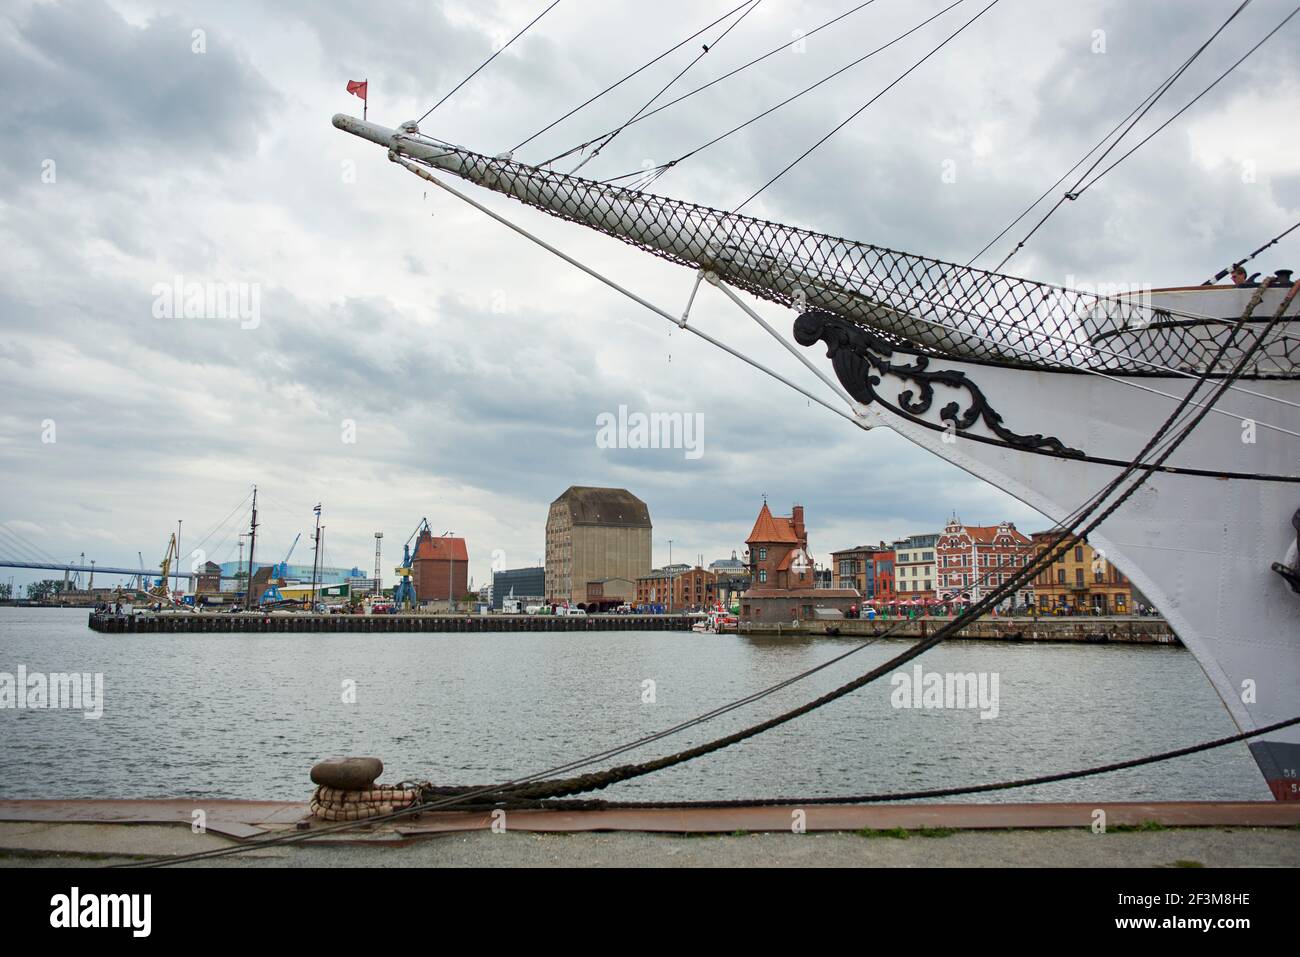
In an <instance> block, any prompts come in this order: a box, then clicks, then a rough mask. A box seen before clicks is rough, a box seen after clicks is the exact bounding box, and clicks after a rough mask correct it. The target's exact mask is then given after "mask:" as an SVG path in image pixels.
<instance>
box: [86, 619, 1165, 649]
mask: <svg viewBox="0 0 1300 957" xmlns="http://www.w3.org/2000/svg"><path fill="white" fill-rule="evenodd" d="M697 620H698V619H695V618H691V617H688V616H686V615H597V616H589V617H587V618H569V617H560V616H555V615H488V616H483V615H303V614H293V615H283V614H282V615H266V614H264V615H251V614H230V613H225V614H222V613H205V612H196V613H189V614H185V613H163V614H157V613H153V612H141V613H137V614H133V615H114V614H112V613H102V612H92V613H91V615H90V628H91V630H92V631H98V632H102V633H104V634H113V635H122V634H196V633H202V634H208V633H211V634H234V633H249V632H252V633H255V634H280V633H295V632H296V633H303V632H325V633H350V634H404V633H412V632H480V633H481V632H537V631H690V629H691V625H692V624H693V623H694V622H695V621H697ZM945 620H946V619H943V618H928V619H916V620H910V621H903V622H901V623H900V622H896V621H895V622H889V621H880V620H877V621H866V620H861V619H846V620H841V621H804V622H797V623H791V622H786V623H784V624H779V623H778V624H772V623H764V624H762V625H756V624H749V623H742V625H741V626H740V632H741V633H742V634H754V635H792V636H794V635H841V636H845V637H861V638H871V637H879V636H881V635H884V634H885V633H886V631H888V630H889V629H890V628H891V627H893V626H897V627H898V630H897V631H893V632H891V635H892V636H893V637H898V638H917V637H920V636H921V635H922V634H923V632H922V627H923V626H924V628H926V629H927V631H928V632H929V633H933V631H934V629H935V628H938V627H941V626H942V625H943V623H944V621H945ZM701 637H708V636H701ZM956 638H957V639H968V640H977V641H978V640H982V641H1069V642H1084V643H1103V642H1121V643H1131V644H1170V645H1171V644H1178V639H1177V638H1176V637H1175V636H1174V633H1173V632H1172V631H1171V630H1170V628H1169V625H1168V624H1167V623H1166V622H1165V621H1164V619H1161V618H1065V619H1062V618H1044V619H1033V618H985V619H981V620H980V621H977V622H974V623H973V624H970V625H967V626H966V627H965V628H963V629H962V630H961V631H960V632H958V633H957V635H956Z"/></svg>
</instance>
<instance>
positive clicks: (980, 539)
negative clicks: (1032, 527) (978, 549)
mask: <svg viewBox="0 0 1300 957" xmlns="http://www.w3.org/2000/svg"><path fill="white" fill-rule="evenodd" d="M948 534H949V535H955V536H960V537H962V538H970V539H971V540H973V541H974V542H975V544H977V545H992V544H993V543H994V542H996V541H997V539H998V536H999V535H1006V536H1007V537H1009V538H1010V539H1011V540H1012V541H1013V542H1014V543H1015V544H1017V545H1028V544H1030V541H1029V539H1028V538H1026V537H1025V535H1024V533H1023V532H1021V531H1019V530H1018V529H1014V528H1006V529H1005V530H1004V528H1003V526H1001V525H963V526H961V529H960V530H959V531H956V532H949V533H948Z"/></svg>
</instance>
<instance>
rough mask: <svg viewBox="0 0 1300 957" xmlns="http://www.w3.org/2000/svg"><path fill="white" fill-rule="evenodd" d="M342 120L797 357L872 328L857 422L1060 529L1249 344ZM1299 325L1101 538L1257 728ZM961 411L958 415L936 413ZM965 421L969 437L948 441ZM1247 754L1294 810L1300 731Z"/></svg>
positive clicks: (1236, 292) (1270, 699) (1274, 626)
mask: <svg viewBox="0 0 1300 957" xmlns="http://www.w3.org/2000/svg"><path fill="white" fill-rule="evenodd" d="M334 125H335V126H336V127H338V128H339V129H341V130H344V131H346V132H348V133H350V134H352V135H354V136H358V137H360V138H362V139H365V140H369V141H370V142H373V143H376V144H379V145H381V146H384V147H386V148H389V149H390V153H389V156H390V158H391V159H394V160H397V161H399V162H402V163H403V165H405V166H407V168H411V169H412V170H413V171H415V172H417V173H419V174H420V175H423V176H425V177H426V178H432V179H433V181H434V182H440V181H439V180H437V179H436V178H433V177H431V176H430V175H429V174H428V173H427V172H426V171H425V170H422V169H416V168H414V167H412V166H411V164H410V162H409V161H414V162H416V163H420V164H423V165H424V166H426V167H428V168H429V169H432V170H434V171H435V172H442V173H447V174H450V175H454V176H457V177H460V178H462V179H465V180H468V181H470V182H473V183H476V184H478V185H479V186H482V187H484V188H486V189H491V190H493V191H496V192H498V193H503V194H505V195H508V196H511V197H513V198H515V199H517V200H519V201H521V202H523V203H525V204H527V205H530V206H533V207H536V208H538V209H542V210H544V211H546V212H548V213H550V214H551V215H554V216H558V217H561V218H563V219H567V220H571V221H574V222H578V223H581V224H583V225H584V226H587V227H589V228H592V229H596V230H598V231H600V232H603V233H605V234H607V235H610V236H614V237H617V238H618V239H620V240H622V241H623V242H628V243H631V244H633V245H636V246H638V247H640V248H641V249H643V250H645V251H647V252H650V253H652V254H654V255H657V256H661V257H663V258H665V259H668V260H670V261H673V262H677V263H680V264H682V265H685V266H691V267H694V268H697V269H699V270H701V271H702V274H703V272H704V271H707V272H708V273H709V275H710V277H711V278H712V279H714V280H716V281H718V282H720V283H724V284H727V285H730V286H732V287H734V288H737V289H743V290H746V291H749V292H751V293H753V294H755V295H758V296H760V297H762V298H765V299H768V300H769V301H772V302H777V303H780V304H783V305H788V306H792V307H794V308H796V309H797V310H799V311H800V312H802V313H803V315H801V316H800V318H799V320H798V321H797V322H796V339H798V340H799V341H800V342H801V343H802V344H803V345H810V344H812V342H814V341H816V339H817V336H816V335H811V334H809V335H803V336H801V335H800V334H799V330H800V324H805V328H804V330H803V331H804V332H805V333H809V330H810V328H811V327H810V326H807V325H806V321H811V320H812V317H814V316H822V315H824V316H829V317H830V318H831V319H833V320H834V321H835V322H838V323H842V324H845V325H847V326H849V327H851V328H852V329H854V330H857V331H866V332H868V333H871V334H874V345H872V346H871V347H870V349H869V350H868V349H867V348H866V347H865V346H864V345H863V342H861V341H859V342H856V344H855V346H854V348H853V349H846V348H843V347H842V345H843V343H842V342H841V348H840V349H839V353H840V355H841V359H843V358H844V357H845V356H857V357H858V358H857V360H850V361H848V362H844V363H841V362H840V361H839V360H837V362H836V365H837V375H839V377H840V381H841V383H842V384H843V386H844V388H845V389H846V390H847V391H848V392H849V393H850V394H851V395H853V396H855V397H856V398H857V399H858V401H859V405H858V408H857V412H858V414H859V416H860V418H861V419H862V420H865V421H869V422H872V423H874V424H877V425H882V426H888V427H890V428H893V429H895V430H896V431H898V432H899V433H901V434H902V435H904V436H906V437H907V438H909V439H910V440H912V441H913V442H916V443H917V444H918V445H921V446H922V447H924V448H927V449H929V450H930V451H932V452H934V453H935V454H937V455H940V456H942V457H943V458H945V459H947V460H948V461H950V462H952V463H954V464H955V465H958V466H959V467H961V468H963V469H965V470H966V471H968V472H970V473H971V474H972V475H975V476H978V477H979V478H982V479H984V480H985V481H988V482H990V483H992V484H993V485H996V486H998V487H999V488H1001V489H1004V490H1005V491H1007V492H1009V493H1010V494H1011V495H1014V496H1015V497H1016V498H1018V499H1020V500H1021V501H1023V502H1025V503H1026V504H1027V505H1029V506H1031V507H1032V508H1035V509H1037V510H1038V511H1040V512H1042V513H1043V514H1044V515H1046V516H1048V517H1049V518H1051V519H1053V520H1056V521H1059V520H1062V519H1065V518H1066V517H1067V516H1069V515H1070V514H1071V513H1072V512H1073V511H1074V510H1075V509H1076V508H1077V507H1078V506H1080V505H1081V504H1083V503H1084V502H1086V501H1087V500H1089V499H1090V498H1091V497H1092V496H1094V495H1095V494H1096V493H1097V492H1098V491H1100V490H1101V489H1102V488H1104V487H1105V486H1106V484H1107V483H1108V482H1109V481H1111V480H1112V479H1113V478H1115V476H1116V475H1117V474H1118V473H1119V471H1120V470H1121V469H1122V468H1123V467H1124V465H1125V464H1127V463H1128V462H1130V461H1131V460H1132V459H1133V458H1134V457H1135V456H1136V455H1137V454H1138V453H1139V452H1140V451H1141V449H1142V448H1143V447H1144V445H1145V444H1146V443H1147V441H1148V440H1149V439H1150V438H1151V437H1152V435H1153V434H1154V433H1155V432H1156V431H1157V429H1158V428H1159V427H1160V425H1161V424H1162V423H1163V422H1164V421H1165V419H1166V418H1167V417H1168V415H1169V413H1170V412H1171V411H1172V410H1173V409H1174V408H1175V406H1176V404H1177V401H1178V399H1179V398H1181V397H1182V396H1183V395H1184V394H1185V393H1186V391H1187V390H1188V389H1189V388H1190V387H1191V386H1192V384H1193V383H1194V382H1195V378H1194V376H1195V374H1196V373H1198V372H1199V371H1200V370H1199V369H1198V368H1197V363H1201V362H1210V361H1219V362H1221V363H1223V364H1224V368H1222V369H1220V370H1217V371H1218V372H1223V371H1227V369H1228V368H1231V367H1232V366H1233V365H1235V362H1236V360H1237V358H1238V357H1239V356H1241V355H1242V354H1243V352H1244V349H1245V347H1246V346H1248V345H1249V342H1250V340H1251V337H1250V336H1249V335H1244V336H1242V337H1241V338H1240V339H1238V340H1236V341H1235V342H1232V343H1231V344H1230V346H1231V347H1230V348H1228V349H1227V350H1226V351H1224V352H1222V353H1221V352H1220V351H1219V344H1220V343H1223V342H1224V341H1225V339H1226V338H1227V336H1228V335H1229V330H1230V329H1231V327H1232V325H1233V324H1234V322H1235V320H1236V319H1238V317H1240V316H1241V315H1242V312H1243V310H1244V309H1245V307H1246V304H1247V302H1248V301H1249V300H1250V298H1251V296H1252V295H1253V292H1254V291H1253V290H1251V289H1245V288H1221V287H1192V288H1190V289H1183V290H1165V291H1162V292H1160V293H1159V294H1158V295H1155V296H1153V297H1152V298H1151V300H1150V301H1148V300H1147V299H1145V298H1128V297H1125V296H1118V297H1111V298H1105V299H1101V298H1098V297H1097V296H1095V295H1088V294H1083V293H1080V292H1078V291H1073V290H1065V289H1061V288H1059V287H1050V286H1046V285H1044V284H1037V283H1032V282H1030V281H1029V280H1023V279H1020V278H1017V277H1010V276H1004V275H999V274H995V273H985V272H981V271H978V270H969V269H966V268H964V267H958V266H955V265H953V264H950V263H943V262H940V261H938V260H933V259H927V258H925V257H921V256H917V255H915V254H910V253H901V252H897V251H894V250H888V249H885V248H883V247H879V246H872V245H871V244H867V243H858V242H854V241H851V240H845V239H840V238H837V237H833V236H825V235H822V234H817V233H812V232H810V231H807V230H800V229H796V228H793V227H787V226H783V225H781V224H779V223H771V222H766V221H762V220H757V219H754V218H751V217H745V216H740V215H737V214H734V213H724V212H720V211H717V210H711V209H708V208H707V207H703V206H698V205H693V204H689V203H685V202H682V201H679V200H672V199H668V198H666V197H658V196H653V195H650V194H645V193H639V192H636V191H634V190H626V189H620V188H618V187H613V186H608V185H605V184H601V183H598V182H594V181H591V180H583V179H579V178H577V177H573V176H566V175H563V174H557V173H554V172H553V171H550V170H546V169H542V168H538V167H532V166H526V165H523V164H520V163H516V162H514V161H513V160H511V159H510V158H509V157H499V158H489V157H485V156H483V155H481V154H477V153H473V152H470V151H468V150H465V149H463V148H461V147H456V146H453V145H450V144H444V143H441V142H438V141H433V140H430V139H429V138H427V137H424V136H422V135H421V134H419V132H418V129H417V128H416V125H415V124H413V123H412V124H404V125H403V128H402V129H401V130H396V131H395V130H392V129H388V128H385V127H382V126H378V125H376V124H373V123H367V122H364V121H361V120H357V119H355V118H354V117H348V116H343V115H338V116H336V117H335V118H334ZM1283 294H1284V291H1283V290H1282V289H1271V290H1269V291H1268V292H1267V293H1266V294H1265V295H1264V296H1263V302H1261V303H1260V304H1259V306H1258V309H1257V311H1256V313H1255V314H1254V316H1253V318H1252V322H1251V324H1250V325H1249V326H1248V327H1247V329H1248V330H1254V331H1258V330H1259V329H1261V328H1263V326H1262V324H1263V323H1264V322H1267V321H1268V320H1269V319H1270V318H1271V317H1272V316H1273V315H1274V313H1275V312H1276V310H1277V308H1278V306H1279V304H1281V302H1282V298H1283ZM1143 295H1145V294H1143ZM755 315H756V314H755ZM1286 315H1287V316H1289V317H1290V319H1289V321H1288V322H1286V323H1285V324H1284V326H1283V328H1282V329H1281V330H1275V332H1276V331H1281V332H1283V333H1285V336H1282V337H1278V336H1274V337H1273V338H1271V339H1270V341H1269V342H1268V344H1267V346H1266V347H1265V348H1264V349H1263V350H1262V351H1261V352H1259V353H1258V354H1256V355H1254V356H1253V357H1251V358H1250V360H1249V364H1248V367H1246V368H1245V375H1244V377H1243V378H1241V379H1240V380H1239V381H1238V382H1237V383H1236V384H1237V386H1238V388H1237V389H1236V390H1234V391H1231V392H1229V393H1228V394H1227V395H1226V396H1225V397H1224V398H1223V400H1222V401H1221V402H1219V403H1218V406H1219V408H1221V409H1222V410H1224V411H1226V412H1228V413H1230V414H1228V415H1224V414H1220V413H1218V412H1212V413H1211V414H1209V415H1208V416H1207V417H1206V418H1205V420H1204V421H1203V422H1201V424H1200V425H1199V426H1198V428H1197V429H1196V430H1195V432H1193V434H1192V435H1191V436H1190V438H1189V439H1188V440H1187V441H1186V442H1185V443H1184V444H1183V445H1182V446H1181V447H1180V448H1179V449H1178V450H1177V452H1176V453H1175V454H1174V455H1173V456H1172V458H1171V459H1170V460H1169V461H1168V462H1167V463H1166V465H1167V466H1168V467H1170V468H1173V469H1184V470H1192V471H1190V472H1184V473H1177V472H1168V471H1162V472H1157V473H1156V474H1155V475H1153V476H1152V477H1151V478H1150V479H1149V480H1148V482H1147V483H1146V484H1145V486H1144V487H1143V488H1142V489H1141V490H1140V491H1138V493H1137V494H1136V495H1135V496H1134V497H1133V498H1131V499H1130V500H1129V501H1128V502H1127V503H1125V505H1124V506H1123V507H1122V508H1121V509H1120V510H1119V511H1118V512H1116V513H1115V514H1114V515H1112V516H1111V517H1110V518H1109V519H1108V520H1107V521H1106V522H1105V524H1104V525H1103V526H1102V527H1100V528H1099V529H1098V530H1097V531H1095V532H1094V533H1092V534H1091V535H1090V542H1091V544H1092V545H1094V547H1097V548H1100V549H1102V550H1103V551H1104V552H1105V555H1106V558H1107V559H1108V560H1110V561H1112V562H1113V563H1114V564H1115V565H1116V566H1117V567H1118V568H1119V569H1120V570H1121V571H1123V572H1124V573H1125V574H1126V575H1128V576H1129V578H1130V579H1131V580H1132V581H1133V582H1134V584H1136V585H1137V587H1138V588H1139V589H1141V591H1142V592H1144V593H1145V594H1146V595H1147V597H1148V598H1149V599H1150V600H1151V601H1152V602H1153V603H1154V604H1155V606H1156V607H1157V608H1158V609H1159V610H1160V611H1161V612H1162V613H1164V615H1165V616H1166V617H1167V619H1168V621H1169V623H1170V625H1171V626H1172V627H1173V629H1174V630H1175V632H1176V633H1177V634H1178V636H1179V637H1180V638H1181V639H1182V641H1183V642H1184V644H1186V645H1187V647H1188V648H1189V649H1191V651H1192V653H1193V654H1194V655H1195V656H1196V658H1197V660H1198V661H1199V662H1200V663H1201V665H1202V667H1203V668H1204V669H1205V672H1206V674H1207V675H1208V676H1209V678H1210V680H1211V682H1212V683H1213V685H1214V687H1215V689H1216V690H1217V691H1218V693H1219V695H1220V696H1221V697H1222V699H1223V702H1224V704H1225V705H1226V706H1227V708H1228V711H1229V713H1230V714H1231V715H1232V717H1233V719H1234V721H1236V723H1237V725H1238V726H1239V727H1240V728H1241V729H1242V730H1243V731H1253V730H1255V729H1257V728H1260V727H1264V726H1267V725H1270V724H1273V723H1276V722H1279V721H1284V720H1287V719H1290V718H1294V717H1296V716H1297V714H1298V713H1300V594H1296V593H1295V592H1293V591H1292V590H1291V588H1290V586H1289V585H1288V583H1287V581H1286V579H1285V578H1283V576H1282V575H1280V574H1278V573H1277V572H1275V571H1274V570H1273V569H1272V565H1273V563H1281V564H1283V565H1286V566H1289V567H1290V568H1292V569H1295V568H1297V567H1300V558H1298V557H1297V555H1296V530H1295V529H1294V528H1293V527H1292V516H1293V515H1295V514H1296V513H1297V509H1300V483H1297V482H1295V481H1294V479H1295V478H1296V475H1297V471H1298V469H1300V444H1298V443H1300V435H1297V434H1296V433H1300V415H1297V408H1300V345H1298V343H1300V322H1297V320H1296V318H1295V315H1296V312H1295V306H1294V304H1293V305H1292V307H1291V308H1290V309H1289V310H1288V312H1287V313H1286ZM1224 320H1226V322H1225V321H1224ZM674 321H676V320H674ZM683 321H684V320H683ZM821 321H822V320H820V319H819V320H816V321H814V322H813V323H812V324H813V325H817V324H818V323H819V322H821ZM841 331H842V330H841ZM827 341H830V340H827ZM900 344H907V345H908V346H909V348H916V349H919V350H920V351H922V352H925V353H927V354H928V355H925V356H921V357H920V358H918V357H917V355H916V354H915V353H912V352H908V351H903V350H902V349H900V348H899V346H900ZM891 349H893V350H897V351H893V352H891ZM867 351H871V352H872V353H873V355H874V356H875V358H877V359H882V357H883V366H891V367H892V366H897V365H900V364H901V365H909V364H910V365H912V369H911V370H910V371H912V372H916V371H921V372H922V373H923V374H922V375H919V376H918V375H911V376H910V377H909V376H908V375H907V372H908V371H909V370H906V369H905V370H898V369H896V368H891V369H890V370H887V371H886V370H883V369H882V368H881V365H882V363H876V364H873V366H872V368H870V369H868V368H866V365H865V360H864V359H863V356H864V355H865V354H866V352H867ZM854 362H856V365H854ZM840 366H844V367H840ZM1085 370H1087V371H1085ZM1177 370H1183V371H1184V372H1186V373H1191V374H1192V375H1193V377H1192V378H1189V377H1187V376H1186V375H1180V374H1179V373H1178V371H1177ZM900 371H901V373H902V374H899V372H900ZM1089 372H1092V373H1096V374H1088V373H1089ZM942 373H949V374H951V373H962V374H963V375H964V379H963V378H957V379H954V378H953V377H952V376H951V375H948V376H947V377H946V378H945V377H944V376H943V375H942ZM1166 373H1168V374H1166ZM819 374H820V373H819ZM936 374H939V375H938V377H937V378H936ZM869 375H870V376H873V377H876V381H875V383H874V384H872V385H866V383H867V379H868V376H869ZM855 376H856V377H857V379H858V380H859V381H857V382H854V381H853V380H854V378H855ZM1213 381H1215V380H1212V384H1213ZM972 386H973V387H974V388H973V389H972V388H971V387H972ZM926 387H928V388H930V389H932V390H933V394H932V395H929V396H928V397H926V395H925V389H926ZM1212 391H1213V390H1212V388H1206V389H1204V390H1203V391H1202V393H1201V396H1202V397H1205V396H1208V395H1210V394H1211V393H1212ZM864 393H865V394H864ZM1277 400H1283V401H1281V402H1279V401H1277ZM950 403H955V404H954V405H952V406H951V409H955V411H954V412H952V414H943V413H947V412H949V411H950V410H949V409H945V406H949V404H950ZM1287 403H1290V404H1287ZM905 409H906V410H907V412H905V411H904V410H905ZM985 411H987V412H991V413H992V415H991V416H990V415H986V414H983V413H984V412H985ZM966 413H970V415H969V424H966V425H961V426H959V430H958V431H952V428H951V425H950V426H949V428H947V429H945V427H944V425H945V421H949V422H950V421H951V420H952V419H954V418H956V419H962V418H964V417H965V414H966ZM1269 425H1275V426H1280V427H1281V428H1282V430H1283V431H1279V430H1277V429H1270V428H1269V427H1268V426H1269ZM999 430H1001V434H999ZM950 440H951V441H950ZM1225 473H1226V474H1228V475H1229V477H1223V476H1224V474H1225ZM1251 750H1252V752H1253V754H1254V755H1255V758H1256V760H1257V762H1258V763H1259V765H1260V768H1261V770H1262V771H1263V774H1264V777H1265V779H1266V780H1267V781H1268V784H1269V787H1270V788H1271V789H1272V791H1273V794H1274V795H1275V796H1276V797H1277V798H1278V799H1279V800H1300V727H1297V726H1292V727H1291V728H1288V729H1285V730H1284V731H1281V732H1278V733H1271V734H1269V735H1268V736H1266V737H1262V738H1258V739H1254V740H1253V741H1252V744H1251Z"/></svg>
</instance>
